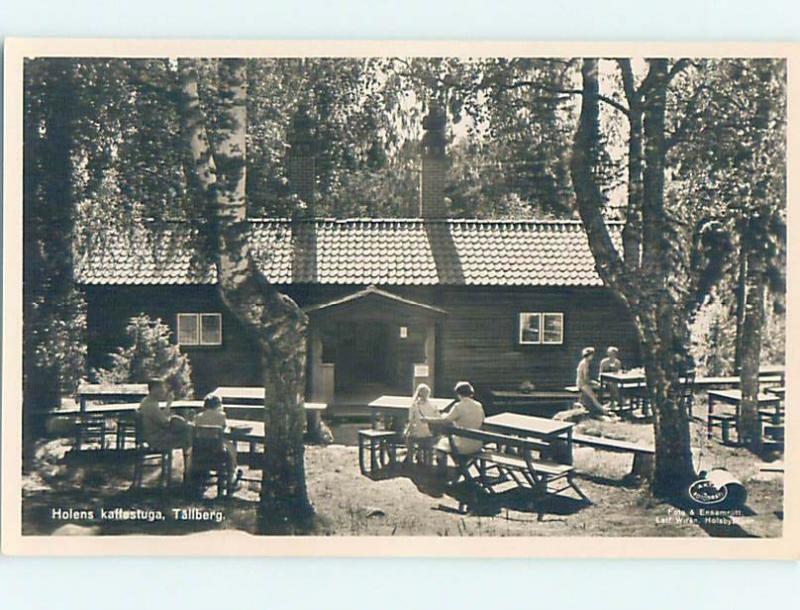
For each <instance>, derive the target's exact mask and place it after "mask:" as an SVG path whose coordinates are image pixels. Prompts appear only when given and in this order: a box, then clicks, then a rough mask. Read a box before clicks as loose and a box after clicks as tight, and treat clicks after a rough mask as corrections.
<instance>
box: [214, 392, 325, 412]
mask: <svg viewBox="0 0 800 610" xmlns="http://www.w3.org/2000/svg"><path fill="white" fill-rule="evenodd" d="M212 394H216V395H217V396H219V397H220V398H221V399H222V404H223V405H225V406H228V407H236V408H238V409H241V408H247V407H256V408H261V409H263V408H264V396H265V395H266V394H265V392H264V388H262V387H259V386H220V387H218V388H217V389H216V390H214V391H213V392H212ZM237 401H241V404H233V403H235V402H237ZM225 403H230V404H225ZM303 404H304V406H305V408H306V411H324V410H325V409H327V408H328V403H326V402H306V403H303Z"/></svg>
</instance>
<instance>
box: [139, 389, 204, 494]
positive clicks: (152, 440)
mask: <svg viewBox="0 0 800 610" xmlns="http://www.w3.org/2000/svg"><path fill="white" fill-rule="evenodd" d="M147 389H148V391H149V393H148V394H147V396H145V397H144V400H142V402H141V403H139V415H140V416H141V418H142V436H143V437H144V440H145V441H147V444H148V445H150V447H152V448H153V449H157V450H161V451H172V450H173V449H181V450H182V451H183V468H184V478H185V477H186V476H187V474H188V472H189V456H190V453H191V450H192V424H190V423H189V422H187V421H186V420H185V419H184V418H182V417H181V416H180V415H171V414H170V412H169V407H170V404H172V400H171V399H170V392H169V389H168V388H167V383H166V381H165V380H164V379H162V378H160V377H157V378H153V379H151V380H150V381H148V382H147ZM162 400H166V401H167V406H166V407H165V408H164V409H162V408H161V405H160V404H159V403H160V402H161V401H162Z"/></svg>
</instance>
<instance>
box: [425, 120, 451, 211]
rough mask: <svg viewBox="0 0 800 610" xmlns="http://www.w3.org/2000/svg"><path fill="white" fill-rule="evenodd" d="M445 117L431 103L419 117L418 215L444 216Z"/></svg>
mask: <svg viewBox="0 0 800 610" xmlns="http://www.w3.org/2000/svg"><path fill="white" fill-rule="evenodd" d="M446 125H447V117H446V115H445V113H444V110H443V109H441V108H440V107H438V106H431V108H430V110H429V111H428V115H427V116H426V117H425V118H424V119H423V120H422V128H423V129H424V130H425V134H424V135H423V136H422V172H421V173H420V185H419V215H420V216H421V217H422V218H446V217H447V206H446V205H445V201H444V183H445V178H446V177H447V157H446V155H445V141H446V140H445V127H446Z"/></svg>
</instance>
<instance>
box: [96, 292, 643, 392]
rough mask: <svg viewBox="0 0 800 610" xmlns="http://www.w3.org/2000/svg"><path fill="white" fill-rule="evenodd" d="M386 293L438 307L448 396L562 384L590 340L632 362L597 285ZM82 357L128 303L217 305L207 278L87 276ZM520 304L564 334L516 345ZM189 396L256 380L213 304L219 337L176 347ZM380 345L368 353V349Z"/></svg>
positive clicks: (100, 348) (569, 380) (442, 387)
mask: <svg viewBox="0 0 800 610" xmlns="http://www.w3.org/2000/svg"><path fill="white" fill-rule="evenodd" d="M283 288H284V290H285V291H286V292H287V293H288V294H289V295H290V296H292V297H293V298H294V299H295V300H297V302H298V303H300V304H301V305H304V306H305V305H311V304H318V303H323V302H327V301H330V300H332V299H335V298H338V297H341V296H344V295H347V294H350V293H352V292H354V291H356V290H360V289H361V288H363V286H356V285H351V286H319V285H311V286H304V285H293V286H285V287H283ZM381 288H384V289H386V290H389V291H391V292H394V293H395V294H398V295H401V296H404V297H407V298H410V299H414V300H417V301H420V302H423V303H428V304H431V305H436V306H439V307H442V308H444V309H446V310H447V311H448V315H447V317H446V318H445V319H444V320H443V321H441V322H439V323H438V326H437V339H436V352H437V358H436V377H437V381H436V388H435V392H436V393H437V394H438V395H440V396H449V395H450V393H451V390H452V387H453V385H454V384H455V382H456V381H458V380H459V379H468V380H470V381H472V382H473V384H475V385H476V386H477V387H479V389H487V388H500V387H509V388H510V387H516V386H518V385H519V384H520V383H521V382H522V381H524V380H531V381H533V383H534V384H536V386H537V387H539V388H562V387H564V386H565V385H571V384H573V383H574V379H575V367H576V366H577V363H578V360H579V359H580V352H581V349H582V348H583V347H584V346H586V345H593V346H594V347H595V348H596V350H597V352H598V358H597V359H596V361H595V368H596V367H597V364H598V363H599V360H600V357H601V356H602V354H603V353H604V352H605V349H606V347H607V346H608V345H612V344H613V345H617V346H618V347H619V348H620V350H621V358H622V361H623V363H624V364H625V365H626V366H627V367H630V366H633V365H635V364H638V363H639V355H638V347H637V342H636V338H635V333H634V329H633V326H632V324H631V322H630V320H629V319H628V318H627V316H626V314H625V312H624V311H623V309H622V307H621V306H620V305H619V304H618V303H617V302H616V301H615V300H614V299H613V297H612V296H611V295H610V294H609V293H608V292H607V291H606V290H604V289H597V288H574V289H565V288H564V289H558V288H517V287H507V288H492V287H473V286H459V287H411V288H409V287H392V286H382V287H381ZM86 295H87V300H88V306H89V312H88V334H89V336H88V344H89V364H90V366H93V367H96V366H106V365H107V364H108V358H107V355H108V353H109V352H111V351H113V350H114V349H115V348H117V347H119V346H120V345H122V344H123V342H124V341H125V325H126V323H127V321H128V319H129V318H130V317H131V316H133V315H136V314H138V313H142V312H144V313H147V314H149V315H150V316H152V317H160V318H161V319H162V320H164V321H165V322H167V323H168V324H169V326H170V328H171V329H172V330H173V332H175V330H176V316H177V313H179V312H222V311H223V309H222V305H221V303H220V301H219V297H218V295H217V291H216V288H215V287H213V286H104V287H99V286H93V287H87V288H86ZM523 311H553V312H563V313H564V344H563V345H557V346H556V345H535V346H523V345H519V344H518V341H517V334H518V328H517V324H518V314H519V313H520V312H523ZM183 349H184V351H185V352H186V353H187V354H188V355H189V357H190V360H191V363H192V370H193V381H194V385H195V391H196V393H197V394H198V395H199V396H202V394H204V393H205V392H208V391H209V390H212V389H213V388H215V387H217V386H219V385H258V384H260V383H261V378H260V374H259V359H258V358H259V357H258V354H257V351H256V349H255V346H254V345H253V343H252V341H251V339H250V338H249V337H248V335H247V334H246V333H245V332H243V330H242V328H241V326H240V325H239V324H238V323H237V322H236V320H235V319H233V317H232V316H230V315H225V313H224V312H223V345H222V346H219V347H206V346H198V347H184V348H183ZM381 356H383V357H388V356H389V355H388V354H382V355H381V354H376V357H381Z"/></svg>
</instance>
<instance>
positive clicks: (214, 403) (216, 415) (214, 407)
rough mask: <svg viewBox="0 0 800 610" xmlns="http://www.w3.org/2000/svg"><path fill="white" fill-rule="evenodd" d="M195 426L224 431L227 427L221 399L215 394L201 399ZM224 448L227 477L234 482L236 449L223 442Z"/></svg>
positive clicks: (226, 441) (229, 442)
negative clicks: (213, 427) (200, 408)
mask: <svg viewBox="0 0 800 610" xmlns="http://www.w3.org/2000/svg"><path fill="white" fill-rule="evenodd" d="M194 425H195V426H215V427H218V428H222V429H223V430H225V427H226V426H227V425H228V421H227V418H226V417H225V411H223V410H222V399H221V398H220V397H219V396H217V395H216V394H208V395H206V397H205V398H204V399H203V410H202V411H201V412H200V413H199V414H198V416H197V417H196V418H195V420H194ZM223 445H224V447H225V464H226V466H227V468H228V476H229V477H230V480H231V481H233V480H234V473H235V472H236V464H237V462H238V456H237V455H236V447H235V446H234V444H233V442H231V441H229V440H227V439H226V440H225V441H224V443H223Z"/></svg>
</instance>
